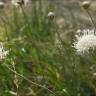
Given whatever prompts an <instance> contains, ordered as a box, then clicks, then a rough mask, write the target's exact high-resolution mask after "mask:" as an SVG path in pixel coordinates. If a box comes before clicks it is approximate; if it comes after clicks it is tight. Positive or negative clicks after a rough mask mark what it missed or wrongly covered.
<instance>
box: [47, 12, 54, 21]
mask: <svg viewBox="0 0 96 96" xmlns="http://www.w3.org/2000/svg"><path fill="white" fill-rule="evenodd" d="M47 16H48V17H49V18H50V19H54V16H55V14H54V12H49V13H48V15H47Z"/></svg>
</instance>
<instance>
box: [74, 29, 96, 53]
mask: <svg viewBox="0 0 96 96" xmlns="http://www.w3.org/2000/svg"><path fill="white" fill-rule="evenodd" d="M78 33H79V34H78V35H76V36H75V37H76V39H77V41H76V40H75V43H74V47H75V49H76V50H77V52H78V53H85V52H89V51H90V50H94V49H95V48H96V35H95V31H94V30H88V29H87V30H82V31H80V30H78Z"/></svg>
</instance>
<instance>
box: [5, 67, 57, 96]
mask: <svg viewBox="0 0 96 96" xmlns="http://www.w3.org/2000/svg"><path fill="white" fill-rule="evenodd" d="M5 67H6V68H8V69H9V70H10V71H11V72H13V73H15V74H17V75H18V76H20V77H21V78H23V79H24V80H26V81H28V82H29V83H31V84H33V85H36V86H38V87H41V88H44V89H46V90H48V91H49V92H50V93H52V94H53V95H54V96H56V94H55V93H54V92H53V91H51V90H50V89H48V88H47V87H45V86H42V85H40V84H38V83H35V82H33V81H31V80H29V79H28V78H26V77H25V76H23V75H21V74H19V73H17V72H15V71H14V70H13V69H11V68H10V67H9V66H8V65H5Z"/></svg>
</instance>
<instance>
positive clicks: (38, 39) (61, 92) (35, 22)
mask: <svg viewBox="0 0 96 96" xmlns="http://www.w3.org/2000/svg"><path fill="white" fill-rule="evenodd" d="M40 4H41V3H40V1H39V0H36V1H33V0H32V9H30V10H31V12H29V13H28V12H26V11H25V10H24V8H23V7H22V6H21V8H20V10H21V13H20V12H18V10H17V9H16V8H13V13H12V15H11V16H9V17H8V16H7V15H5V18H4V19H5V21H6V22H4V24H5V33H4V39H3V42H4V47H5V50H8V54H7V56H6V58H5V59H4V60H3V61H2V62H1V64H0V78H1V79H0V96H13V95H12V94H11V93H10V91H12V92H15V93H18V94H19V95H18V96H55V95H56V96H91V95H90V94H91V93H93V92H94V89H93V87H92V86H93V85H92V84H91V77H92V76H91V75H92V73H93V72H95V69H94V70H90V68H91V67H92V66H95V63H96V62H95V56H93V57H92V56H91V55H90V56H89V55H87V56H83V57H82V56H79V55H78V54H76V53H75V50H74V48H73V47H72V42H73V41H72V40H73V37H74V36H73V35H74V34H72V33H71V32H70V35H68V36H66V38H67V39H65V40H62V38H61V37H59V35H60V34H61V33H60V30H59V27H58V25H57V24H56V21H55V19H56V18H55V17H54V19H51V18H49V17H48V16H47V13H46V11H48V10H46V11H43V9H42V6H41V5H40ZM52 4H53V3H52ZM37 5H38V6H37ZM53 5H54V4H53ZM49 6H51V10H54V6H52V5H50V3H49ZM4 14H5V13H4ZM73 27H74V26H73ZM67 29H68V27H67V26H66V29H63V30H64V31H66V30H67ZM74 29H75V28H74ZM74 29H73V30H74ZM72 32H73V31H72ZM56 34H58V36H57V37H58V38H56ZM56 39H59V41H60V42H61V43H62V48H60V47H59V46H56V44H55V41H56ZM94 54H95V53H94ZM26 78H27V79H26ZM16 80H17V82H16ZM17 85H18V87H17ZM29 93H30V95H28V94H29ZM16 96H17V95H16Z"/></svg>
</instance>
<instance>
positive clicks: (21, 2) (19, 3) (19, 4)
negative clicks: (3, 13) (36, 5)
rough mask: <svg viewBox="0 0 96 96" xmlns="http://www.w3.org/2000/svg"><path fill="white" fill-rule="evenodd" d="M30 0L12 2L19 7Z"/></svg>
mask: <svg viewBox="0 0 96 96" xmlns="http://www.w3.org/2000/svg"><path fill="white" fill-rule="evenodd" d="M28 1H29V0H11V3H12V4H13V5H14V6H16V7H18V6H22V5H26V4H27V3H28Z"/></svg>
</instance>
